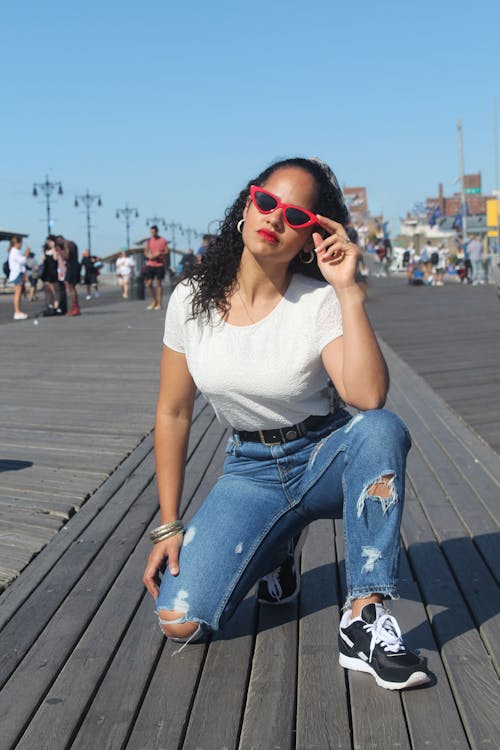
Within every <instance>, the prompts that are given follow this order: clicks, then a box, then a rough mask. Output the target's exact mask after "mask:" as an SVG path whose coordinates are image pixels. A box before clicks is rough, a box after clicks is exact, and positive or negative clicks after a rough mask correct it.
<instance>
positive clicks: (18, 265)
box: [9, 237, 30, 320]
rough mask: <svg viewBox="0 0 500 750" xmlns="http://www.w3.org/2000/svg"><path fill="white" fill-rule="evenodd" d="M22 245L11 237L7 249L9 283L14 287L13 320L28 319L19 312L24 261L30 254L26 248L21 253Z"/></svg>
mask: <svg viewBox="0 0 500 750" xmlns="http://www.w3.org/2000/svg"><path fill="white" fill-rule="evenodd" d="M22 244H23V241H22V240H21V238H20V237H12V239H11V241H10V247H9V281H10V282H12V284H13V285H14V320H26V318H27V317H28V316H27V315H26V313H24V312H22V310H21V296H22V293H23V287H24V281H25V273H26V259H27V257H28V255H29V254H30V249H29V247H27V248H26V250H25V251H24V253H23V252H22V251H21V247H22Z"/></svg>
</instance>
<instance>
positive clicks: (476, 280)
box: [467, 234, 484, 286]
mask: <svg viewBox="0 0 500 750" xmlns="http://www.w3.org/2000/svg"><path fill="white" fill-rule="evenodd" d="M467 251H468V255H469V260H470V263H471V266H472V285H473V286H477V285H478V284H484V268H483V243H482V242H481V240H480V239H479V237H478V236H477V234H474V235H472V238H471V241H470V242H469V244H468V247H467Z"/></svg>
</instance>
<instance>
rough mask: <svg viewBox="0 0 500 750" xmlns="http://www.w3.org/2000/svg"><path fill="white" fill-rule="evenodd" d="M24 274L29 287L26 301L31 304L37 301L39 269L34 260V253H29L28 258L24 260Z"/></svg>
mask: <svg viewBox="0 0 500 750" xmlns="http://www.w3.org/2000/svg"><path fill="white" fill-rule="evenodd" d="M26 273H27V275H28V281H29V285H30V288H29V292H28V299H29V301H30V302H33V301H34V300H37V299H38V297H37V294H36V291H37V286H38V278H39V274H40V267H39V265H38V263H37V260H36V258H35V253H30V254H29V255H28V258H27V260H26Z"/></svg>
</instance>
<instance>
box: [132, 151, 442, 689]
mask: <svg viewBox="0 0 500 750" xmlns="http://www.w3.org/2000/svg"><path fill="white" fill-rule="evenodd" d="M347 221H348V212H347V209H346V207H345V204H344V201H343V198H342V193H341V191H340V188H339V186H338V183H337V181H336V179H335V176H334V175H333V173H332V172H331V170H330V169H329V168H328V167H327V166H326V165H323V164H322V163H321V162H317V161H315V160H309V159H288V160H285V161H281V162H278V163H276V164H274V165H272V166H271V167H269V168H268V169H266V170H265V171H264V172H263V173H262V174H261V175H259V176H258V177H256V178H255V179H254V180H252V181H251V182H250V183H249V184H248V185H247V187H246V188H245V189H244V190H243V191H242V192H241V193H240V195H239V196H238V198H237V200H236V201H235V203H234V204H233V206H232V207H231V208H230V209H229V210H228V211H227V214H226V219H225V221H224V223H223V225H222V228H221V231H220V233H219V235H218V236H217V238H216V239H215V241H214V242H213V244H212V245H211V246H210V247H209V249H208V250H207V252H206V254H205V255H204V257H203V260H202V262H201V264H199V265H197V266H195V267H194V269H193V270H192V272H191V276H190V279H188V280H187V281H184V282H183V283H181V284H179V285H178V286H177V287H176V289H175V291H174V293H173V294H172V297H171V299H170V302H169V307H168V311H167V316H166V324H165V337H164V344H165V345H164V348H163V354H162V362H161V375H160V392H159V398H158V407H157V413H156V430H155V455H156V467H157V481H158V489H159V496H160V508H161V522H162V526H160V527H158V529H155V530H153V531H152V532H151V538H152V540H153V541H154V542H155V544H154V546H153V550H152V552H151V554H150V557H149V561H148V565H147V568H146V571H145V574H144V583H145V585H146V586H147V588H148V590H149V592H150V593H151V595H152V596H153V597H154V598H155V599H156V600H157V602H156V604H157V611H158V615H159V618H160V624H161V627H162V629H163V631H164V632H165V633H166V634H167V635H168V636H170V637H172V638H177V639H180V640H185V641H189V640H195V639H199V638H200V637H203V636H204V635H205V634H206V633H208V632H210V631H213V630H216V629H217V628H219V627H221V626H222V625H223V624H224V622H225V621H226V620H227V619H228V617H230V615H231V614H232V612H233V611H234V609H235V607H236V605H237V604H238V602H239V601H240V600H241V599H242V598H243V597H244V595H245V594H246V593H247V591H248V590H249V589H250V587H251V586H252V585H253V584H254V583H255V582H256V581H257V580H258V579H259V578H261V577H262V576H264V575H265V574H266V573H268V572H269V571H270V570H273V568H276V566H277V565H279V564H280V562H281V561H282V559H283V558H284V557H285V555H286V552H287V548H288V544H289V541H290V540H291V539H293V538H294V537H296V536H297V535H298V534H299V533H300V532H301V531H302V529H304V528H305V527H306V526H307V525H308V524H309V523H310V522H311V521H313V520H315V519H318V518H338V517H341V516H343V518H344V524H345V534H346V571H347V585H348V596H347V600H346V603H345V607H344V609H345V611H344V615H343V617H342V621H341V627H340V634H339V636H340V637H339V644H340V646H339V647H340V663H341V665H342V666H344V667H347V668H351V669H355V670H359V671H365V672H369V673H370V674H372V675H373V676H374V677H375V679H376V681H377V683H378V684H380V685H382V686H383V687H386V688H390V689H398V688H404V687H408V686H414V685H418V684H422V683H424V682H427V681H428V680H429V676H428V673H427V671H426V669H425V667H424V666H423V663H422V660H421V659H420V658H419V657H418V656H416V655H415V654H412V653H411V652H409V651H407V650H406V649H405V647H404V644H403V641H402V638H401V631H400V630H399V627H398V624H397V622H396V620H395V619H394V618H393V617H392V616H391V615H389V614H388V613H387V612H386V611H385V610H384V607H383V605H382V601H383V599H385V598H391V597H394V596H396V575H397V566H398V556H399V527H400V520H401V511H402V505H403V497H404V476H405V461H406V454H407V452H408V450H409V447H410V438H409V435H408V432H407V430H406V428H405V426H404V424H403V423H402V422H401V420H400V419H399V418H398V417H396V416H395V415H394V414H391V413H390V412H388V411H385V410H382V408H381V407H382V406H383V404H384V402H385V398H386V395H387V390H388V383H389V379H388V373H387V368H386V364H385V362H384V359H383V356H382V354H381V352H380V349H379V347H378V344H377V341H376V338H375V335H374V333H373V331H372V328H371V326H370V323H369V321H368V318H367V316H366V313H365V310H364V306H363V301H364V296H363V293H362V291H361V290H360V289H359V287H358V286H357V284H356V282H355V280H354V277H355V273H356V264H357V260H358V257H359V253H360V251H359V249H358V247H357V246H356V245H355V244H354V243H353V242H351V241H350V240H349V238H348V236H347V234H346V231H345V230H344V228H343V225H344V224H346V223H347ZM311 269H315V270H316V273H317V272H318V269H319V272H320V278H321V281H319V280H316V279H312V278H307V277H306V276H305V275H303V274H302V273H300V271H301V270H305V271H306V272H309V273H311ZM325 282H326V283H325ZM329 378H330V379H331V381H332V382H333V384H334V386H335V389H336V391H337V392H338V394H339V395H340V397H341V398H342V399H343V400H344V401H345V402H346V403H348V404H350V405H351V406H353V407H355V408H357V409H360V410H361V413H360V414H358V415H356V416H355V417H353V418H351V416H350V415H349V414H348V413H347V412H346V411H345V410H343V409H338V408H337V409H336V410H335V411H334V412H333V413H331V414H330V413H329V393H328V379H329ZM196 387H198V388H199V389H200V390H201V391H202V392H203V393H204V394H205V396H206V397H207V398H208V399H209V401H210V402H211V404H212V406H213V407H214V409H215V411H216V414H217V416H218V417H219V418H220V419H224V420H225V421H226V422H228V423H229V425H230V426H231V427H232V428H233V433H232V436H231V437H230V438H229V441H228V446H227V450H226V452H227V458H226V462H225V465H224V474H223V476H222V477H221V478H220V479H219V481H218V482H217V484H216V485H215V487H214V488H213V490H212V491H211V493H210V494H209V496H208V498H207V499H206V500H205V502H204V504H203V505H202V507H201V508H200V510H199V511H198V512H197V513H196V515H195V516H194V517H193V519H192V521H191V523H190V524H189V526H188V528H187V529H186V534H185V536H184V537H183V531H184V529H183V526H182V522H181V521H179V520H178V507H179V500H180V496H181V489H182V480H183V472H184V462H185V457H186V446H187V443H188V436H189V429H190V423H191V414H192V407H193V401H194V397H195V391H196ZM179 553H180V554H179ZM165 565H167V566H168V567H167V569H166V572H165V574H164V576H163V578H162V581H161V588H160V589H158V585H157V584H158V580H159V576H158V573H159V572H160V571H162V570H163V569H164V567H165Z"/></svg>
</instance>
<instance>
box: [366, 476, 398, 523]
mask: <svg viewBox="0 0 500 750" xmlns="http://www.w3.org/2000/svg"><path fill="white" fill-rule="evenodd" d="M395 479H396V475H395V474H394V473H393V472H389V471H387V472H385V474H381V475H380V476H379V477H378V478H377V479H374V480H373V481H372V482H368V484H367V486H366V487H365V489H364V490H363V492H362V493H361V495H360V496H359V499H358V502H357V505H356V510H357V516H358V518H361V516H362V515H363V510H364V509H365V503H366V500H367V499H368V498H369V499H371V500H378V502H379V503H380V505H381V507H382V512H383V513H387V511H388V510H389V508H391V507H392V506H393V505H395V504H396V503H397V502H398V496H397V494H396V488H395V487H394V482H395ZM377 484H382V485H385V486H386V487H387V488H388V490H389V496H388V497H382V496H381V495H376V494H375V493H373V492H371V491H370V490H371V489H372V488H374V487H375V486H376V485H377Z"/></svg>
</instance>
